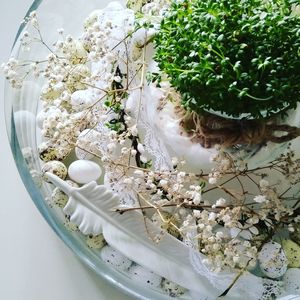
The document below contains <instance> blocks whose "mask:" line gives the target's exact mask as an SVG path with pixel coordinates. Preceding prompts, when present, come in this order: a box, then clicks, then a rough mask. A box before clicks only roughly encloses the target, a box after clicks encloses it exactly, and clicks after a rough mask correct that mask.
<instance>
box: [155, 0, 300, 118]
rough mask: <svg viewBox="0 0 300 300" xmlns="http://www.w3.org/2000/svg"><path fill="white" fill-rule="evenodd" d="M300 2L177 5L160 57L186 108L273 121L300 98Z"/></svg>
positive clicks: (158, 41) (214, 0)
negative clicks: (299, 9)
mask: <svg viewBox="0 0 300 300" xmlns="http://www.w3.org/2000/svg"><path fill="white" fill-rule="evenodd" d="M297 4H299V1H298V0H192V1H190V0H189V1H188V0H184V1H175V2H174V3H173V4H172V6H171V8H170V10H169V11H168V13H167V14H166V16H165V18H164V19H163V20H162V22H161V28H160V30H159V32H158V34H157V35H156V37H155V40H154V43H155V48H156V54H155V60H156V61H157V62H158V65H159V68H160V69H161V71H162V72H164V73H166V74H167V75H168V76H169V78H170V81H171V84H172V85H173V86H174V87H175V88H176V89H177V90H178V91H179V92H180V93H181V94H182V104H183V106H184V107H185V108H186V109H190V110H192V111H196V112H198V113H201V111H203V110H214V111H219V112H222V113H226V114H227V115H229V116H231V117H239V116H240V115H241V114H242V113H244V114H246V115H247V116H248V117H250V118H256V119H259V118H268V117H271V116H273V115H274V114H276V113H278V112H280V113H281V114H284V112H285V110H286V109H290V108H295V107H296V105H297V102H298V101H299V100H300V17H299V15H298V16H297V14H295V13H293V11H292V7H295V6H296V5H297Z"/></svg>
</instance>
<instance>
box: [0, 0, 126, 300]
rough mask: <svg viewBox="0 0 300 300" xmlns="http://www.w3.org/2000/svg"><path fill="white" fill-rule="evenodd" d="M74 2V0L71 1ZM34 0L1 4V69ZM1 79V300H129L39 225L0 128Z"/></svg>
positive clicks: (43, 224) (0, 82)
mask: <svg viewBox="0 0 300 300" xmlns="http://www.w3.org/2000/svg"><path fill="white" fill-rule="evenodd" d="M74 1H76V0H74ZM32 2H33V0H8V1H6V0H1V1H0V64H1V63H2V62H4V61H6V60H7V59H8V58H9V53H10V48H11V45H12V43H13V39H14V37H15V34H16V32H17V29H18V27H19V24H20V22H21V20H22V18H23V16H24V15H25V13H26V11H27V9H28V8H29V6H30V5H31V3H32ZM3 101H4V99H3V76H2V75H1V76H0V141H1V143H0V195H1V196H0V299H1V300H71V299H72V300H96V299H97V300H103V299H104V300H107V299H109V300H115V299H116V300H119V299H122V300H130V299H131V298H129V297H127V296H125V295H122V294H121V293H120V292H118V291H116V290H115V289H114V288H113V287H111V286H109V285H108V284H107V283H106V282H104V281H103V280H101V279H99V278H98V277H96V276H95V275H94V274H93V273H92V272H91V271H89V270H88V269H87V268H86V267H84V266H83V265H82V264H81V263H80V262H79V261H78V260H77V258H76V257H75V256H74V255H73V253H72V252H71V251H70V250H69V249H68V248H67V247H66V246H65V245H64V244H63V242H62V241H61V240H59V239H58V237H56V235H55V234H54V232H52V230H51V229H50V227H48V225H47V223H46V222H45V221H44V220H43V218H42V217H41V215H40V214H39V212H38V211H37V209H36V208H35V206H34V205H33V202H32V201H31V199H30V197H29V196H28V194H27V192H26V190H25V187H24V186H23V183H22V181H21V179H20V177H19V174H18V172H17V169H16V167H15V164H14V161H13V158H12V155H11V153H10V148H9V145H8V139H7V136H6V130H5V124H4V107H3V106H4V105H3Z"/></svg>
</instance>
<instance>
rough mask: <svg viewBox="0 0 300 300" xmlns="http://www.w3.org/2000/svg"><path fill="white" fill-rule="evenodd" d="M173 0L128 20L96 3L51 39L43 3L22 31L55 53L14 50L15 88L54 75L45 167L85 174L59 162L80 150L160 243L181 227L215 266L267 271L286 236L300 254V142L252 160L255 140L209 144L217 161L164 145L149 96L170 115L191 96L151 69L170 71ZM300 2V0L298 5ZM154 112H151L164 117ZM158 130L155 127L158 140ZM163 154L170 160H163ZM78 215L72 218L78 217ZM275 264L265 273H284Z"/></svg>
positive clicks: (47, 82)
mask: <svg viewBox="0 0 300 300" xmlns="http://www.w3.org/2000/svg"><path fill="white" fill-rule="evenodd" d="M169 6H170V2H169V1H167V0H164V1H163V0H161V1H158V0H153V1H138V2H134V1H133V2H132V1H129V2H128V9H124V10H123V11H122V18H121V21H120V22H119V23H118V22H117V21H115V20H108V19H106V18H105V15H99V14H97V13H92V14H91V15H90V16H89V17H88V18H87V20H86V21H85V23H84V26H83V34H82V35H81V36H80V37H73V36H70V35H66V34H65V33H64V30H63V29H59V30H58V34H59V40H58V41H56V42H55V43H54V44H53V45H48V44H47V43H45V41H44V39H43V34H42V32H41V30H40V27H39V22H38V16H37V14H36V12H33V13H31V14H30V16H29V17H28V18H27V19H26V20H25V21H26V22H27V23H28V25H27V27H28V28H29V29H28V31H25V32H24V33H23V36H22V38H21V44H22V47H23V49H24V51H25V50H26V51H30V47H31V44H32V43H36V42H38V43H40V44H41V45H43V46H44V47H45V48H46V49H47V50H48V52H49V53H48V56H47V57H45V59H43V60H39V61H31V62H28V61H21V60H18V59H17V58H14V57H12V58H10V59H9V61H8V62H7V63H5V64H3V66H2V67H3V71H4V74H5V75H6V78H7V80H8V81H9V83H10V84H11V86H12V87H13V88H16V89H21V88H22V84H23V82H24V81H26V78H27V77H28V76H29V74H31V75H33V76H35V77H37V78H42V79H43V80H44V86H43V89H42V90H41V93H40V99H41V103H42V110H41V111H40V112H39V114H38V116H37V124H38V126H39V127H40V128H41V135H42V137H43V142H42V143H41V144H40V145H39V156H40V159H41V161H42V164H43V170H47V171H49V170H50V171H52V172H53V173H54V174H59V176H61V177H62V178H63V179H64V180H67V179H71V180H73V181H76V176H72V174H71V172H70V170H69V174H68V172H63V171H61V172H58V170H57V168H58V166H59V165H58V164H57V163H56V164H55V165H54V164H53V162H60V163H62V164H64V163H66V162H67V161H69V160H70V158H72V157H74V154H75V156H76V160H80V161H86V160H92V161H94V162H96V163H97V164H98V165H100V166H101V168H102V169H103V173H104V184H105V185H107V186H109V187H110V188H111V189H112V190H114V191H116V192H118V193H119V194H120V195H121V203H120V206H119V207H116V208H115V211H116V212H117V213H120V214H126V212H129V211H133V210H134V211H141V212H142V213H143V216H144V218H145V220H146V219H147V220H151V221H152V222H153V223H154V224H155V225H156V226H158V227H160V228H161V232H160V234H155V235H153V233H152V232H151V231H149V230H148V231H147V232H148V234H149V238H151V239H152V240H153V241H154V242H155V243H159V242H160V240H161V239H163V238H164V235H165V234H171V235H172V236H174V237H175V238H177V239H179V240H180V241H184V242H186V241H189V242H191V243H192V244H193V246H194V247H196V248H197V250H198V251H199V252H200V253H202V254H204V255H205V260H204V262H205V264H206V265H207V266H208V267H209V268H210V270H211V271H213V272H221V271H233V270H234V271H236V270H238V272H239V273H238V274H239V275H238V276H240V275H241V274H242V273H243V272H244V271H245V270H246V269H247V270H250V271H251V272H253V273H254V274H256V273H257V269H258V268H257V264H258V263H260V264H261V269H262V270H264V269H263V267H262V265H263V264H262V261H261V260H260V259H259V254H260V253H261V251H262V249H264V247H265V246H266V245H268V244H269V243H272V242H276V243H279V244H280V245H281V247H283V248H284V247H285V248H286V244H284V243H282V239H283V238H286V237H287V236H288V239H291V240H293V241H294V243H295V245H294V244H293V247H295V249H296V255H297V256H300V246H299V239H300V238H299V230H300V229H299V228H300V225H299V224H300V223H299V222H300V219H299V212H300V201H299V195H298V190H299V183H300V175H299V174H300V162H299V156H298V155H299V153H298V152H297V149H295V144H293V142H291V143H290V144H288V146H287V147H286V149H285V150H284V151H283V152H282V153H281V154H279V155H277V156H276V157H275V158H268V159H265V160H264V163H262V164H254V165H253V160H251V159H250V158H249V155H248V156H247V149H245V148H244V147H242V148H239V147H234V148H226V147H224V146H219V145H216V146H215V148H214V149H213V151H211V152H208V153H209V156H210V161H209V159H206V158H205V161H204V160H201V157H196V156H191V157H188V156H189V155H190V154H189V152H188V150H187V148H184V151H187V152H186V153H187V154H186V156H185V155H182V154H180V153H179V155H174V154H176V153H177V152H176V143H175V142H174V143H173V144H172V142H170V140H169V142H168V143H167V142H166V145H167V146H161V147H160V148H157V146H155V145H156V144H158V145H162V144H163V142H164V138H162V137H163V136H164V135H163V133H161V132H160V130H163V129H162V128H161V127H160V126H156V125H157V124H155V123H154V124H150V123H146V125H147V126H144V125H145V124H143V121H144V118H145V116H147V114H151V110H149V108H148V106H147V105H150V106H151V107H153V109H154V115H158V116H159V117H160V118H161V119H163V120H168V119H166V117H165V116H166V114H167V116H168V118H169V115H168V114H170V115H171V114H172V113H173V112H174V110H176V107H177V105H178V101H177V100H178V99H180V97H181V95H180V94H179V93H178V91H176V90H175V89H174V87H173V86H172V85H171V83H170V81H169V79H168V78H167V77H165V76H164V75H163V74H162V75H161V76H160V75H159V76H160V78H159V85H157V84H156V83H152V82H151V80H150V81H149V80H147V76H149V74H150V73H151V74H152V76H153V74H159V73H156V71H157V69H156V68H157V66H154V67H152V68H154V72H153V69H151V63H152V62H153V60H152V57H151V55H152V56H153V51H155V50H154V49H153V44H152V42H153V38H154V37H155V35H156V34H157V32H158V31H159V26H160V22H161V21H162V20H163V18H164V12H165V11H167V10H168V8H169ZM298 10H299V7H298V6H297V7H294V11H295V13H297V11H298ZM114 22H115V23H114ZM149 57H150V58H149ZM155 70H156V71H155ZM150 71H151V72H150ZM152 79H153V78H152ZM156 79H157V78H156ZM149 94H151V97H150V100H153V104H152V103H151V102H150V103H149V98H147V95H149ZM145 101H148V102H145ZM170 107H171V110H170ZM152 113H153V112H152ZM154 115H152V116H150V118H149V120H150V121H153V122H155V120H157V119H156V118H155V116H154ZM149 120H148V121H149ZM150 121H149V122H150ZM179 121H180V120H179ZM177 123H180V122H177ZM168 124H169V123H167V121H166V123H164V125H165V126H166V128H167V129H166V130H167V134H166V135H167V136H170V135H171V134H173V132H172V131H171V130H172V128H173V127H168ZM150 127H151V128H154V131H153V132H149V131H148V130H149V128H150ZM168 128H170V129H169V130H170V131H168ZM151 134H152V135H154V137H152V139H149V135H151ZM168 134H169V135H168ZM183 135H185V137H186V141H189V142H187V146H186V147H194V145H195V143H196V142H195V140H193V139H192V138H191V137H190V136H189V135H187V134H186V133H185V132H184V130H183V129H182V128H181V129H179V133H178V136H183ZM166 139H167V138H166ZM188 143H191V144H188ZM198 146H199V145H197V147H198ZM180 147H182V144H181V145H180ZM263 147H267V146H263ZM157 149H158V150H159V151H158V150H157ZM266 149H267V150H268V148H266ZM258 151H261V149H259V150H258ZM254 155H255V153H254ZM162 157H167V158H166V159H165V161H167V162H165V163H164V164H163V163H161V164H159V162H160V161H161V160H162ZM248 158H249V159H248ZM198 160H199V161H200V163H201V164H203V165H204V167H203V168H197V170H195V169H194V168H193V162H194V161H198ZM191 161H192V163H191ZM250 162H251V164H250ZM60 168H61V169H60V170H64V169H63V168H62V167H61V166H60ZM60 174H62V175H60ZM99 176H100V175H99ZM99 176H98V177H97V178H95V179H96V180H97V179H98V178H99ZM74 178H75V179H74ZM82 183H83V182H79V181H77V185H78V184H79V185H80V184H82ZM59 193H60V194H59ZM58 195H59V197H60V198H58ZM61 197H63V192H61V191H59V190H56V191H55V193H54V194H53V197H52V198H53V199H52V200H53V201H52V205H56V206H59V207H61V208H63V207H64V206H65V205H66V203H67V199H66V198H63V200H62V201H61V199H62V198H61ZM67 224H68V226H69V228H71V225H70V220H67ZM145 227H147V222H146V221H145ZM73 229H74V228H73ZM75 229H77V228H76V226H75ZM88 243H89V245H92V246H93V247H94V245H95V244H96V246H95V247H97V243H98V244H99V243H102V241H101V239H99V237H93V236H90V237H88ZM284 245H285V246H284ZM285 248H284V250H285V253H286V254H285V255H286V256H288V255H287V254H288V253H289V250H288V249H285ZM287 259H289V257H288V258H287ZM286 264H288V263H286ZM294 266H295V265H294ZM296 267H300V263H299V265H297V266H296ZM273 275H274V274H270V272H269V273H268V271H265V272H264V274H263V276H265V277H268V278H280V277H281V276H282V274H281V273H280V274H279V275H278V276H277V275H274V276H275V277H272V276H273ZM276 276H277V277H276ZM230 288H231V287H229V289H230ZM227 292H228V291H227ZM225 294H226V293H225ZM225 294H224V295H225Z"/></svg>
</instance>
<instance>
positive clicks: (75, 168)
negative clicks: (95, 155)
mask: <svg viewBox="0 0 300 300" xmlns="http://www.w3.org/2000/svg"><path fill="white" fill-rule="evenodd" d="M101 174H102V170H101V168H100V166H99V165H98V164H96V163H95V162H93V161H89V160H82V159H80V160H76V161H74V162H73V163H71V165H70V166H69V177H70V178H71V179H72V180H74V181H75V182H77V183H81V184H85V183H89V182H91V181H96V180H98V179H99V178H100V176H101Z"/></svg>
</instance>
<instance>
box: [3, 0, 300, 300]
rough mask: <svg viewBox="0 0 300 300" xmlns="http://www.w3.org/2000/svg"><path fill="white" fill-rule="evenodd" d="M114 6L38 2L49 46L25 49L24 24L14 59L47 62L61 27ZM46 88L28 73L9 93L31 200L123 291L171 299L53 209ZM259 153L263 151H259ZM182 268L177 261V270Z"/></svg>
mask: <svg viewBox="0 0 300 300" xmlns="http://www.w3.org/2000/svg"><path fill="white" fill-rule="evenodd" d="M110 2H112V1H108V0H89V1H86V0H76V1H74V0H65V1H58V0H47V1H42V0H36V1H34V2H33V4H32V6H31V8H30V9H29V11H28V13H27V15H26V16H29V14H30V13H31V12H32V11H35V10H37V11H38V20H39V26H40V32H41V33H42V38H43V41H44V45H42V44H41V43H39V44H38V43H36V44H34V45H32V47H31V49H30V52H26V51H25V52H24V51H20V49H21V41H20V37H21V36H22V32H23V31H24V30H26V29H25V24H23V25H21V26H20V28H19V31H18V33H17V36H16V39H15V43H14V46H13V50H12V56H13V57H16V58H17V59H20V60H22V61H28V62H32V61H37V60H43V59H44V58H45V56H46V55H47V54H48V53H49V51H48V50H49V48H48V49H46V47H44V46H45V44H46V45H52V44H53V43H54V41H56V40H57V39H58V32H57V29H58V28H64V31H65V33H66V34H71V35H72V36H74V37H77V36H79V35H80V34H81V32H82V24H83V22H84V20H85V19H86V17H87V16H88V15H89V14H90V13H91V12H92V11H93V10H96V9H102V8H104V7H105V6H106V5H107V4H108V3H110ZM121 2H122V1H121ZM123 2H125V1H123ZM123 4H124V3H123ZM44 33H45V34H44ZM43 84H44V81H43V80H42V79H36V78H35V77H34V76H33V75H31V74H27V75H26V79H25V81H24V85H23V87H22V88H21V89H18V90H16V89H13V88H11V87H10V86H9V84H8V83H7V85H6V89H5V104H6V124H7V130H8V136H9V139H10V144H11V149H12V152H13V155H14V159H15V161H16V164H17V167H18V170H19V173H20V176H21V177H22V180H23V182H24V184H25V186H26V188H27V190H28V192H29V194H30V196H31V198H32V200H33V201H34V203H35V205H36V206H37V208H38V209H39V211H40V212H41V214H42V215H43V216H44V218H45V219H46V221H47V222H48V224H49V225H50V226H51V227H52V228H53V230H54V231H55V232H56V233H57V235H58V236H59V237H60V238H61V239H62V240H63V241H64V242H65V244H66V245H67V246H68V247H70V248H71V249H72V250H73V251H74V253H75V254H76V255H77V256H78V257H79V259H81V260H82V261H83V262H84V263H85V264H86V265H88V266H89V267H90V268H91V269H93V270H94V271H95V272H96V273H97V274H98V275H99V276H101V277H102V278H104V279H105V280H107V281H108V282H110V283H111V284H112V285H114V286H115V287H117V288H119V289H120V290H122V291H123V292H124V293H126V294H128V295H131V296H132V297H134V298H137V299H158V300H163V299H165V300H167V299H171V298H170V297H169V296H168V295H167V294H164V293H163V291H162V290H159V289H151V288H147V287H145V286H143V285H140V284H139V283H137V282H135V281H134V280H132V279H131V278H130V277H129V276H128V275H126V274H125V273H121V272H119V271H117V270H115V269H113V268H111V267H110V266H108V265H107V264H105V263H104V262H103V261H102V259H101V257H100V255H99V250H93V249H91V248H89V247H88V246H87V244H86V240H85V236H84V235H83V234H81V233H79V232H72V231H70V230H68V229H67V227H66V226H65V225H64V223H65V216H64V214H63V213H62V211H61V210H59V209H58V208H54V207H51V206H50V205H49V202H48V201H47V199H49V198H50V197H51V194H52V188H51V187H50V185H48V184H44V183H43V182H42V180H41V178H40V174H41V168H42V165H41V163H42V162H41V160H40V158H39V151H38V145H39V144H40V142H41V132H40V129H39V128H38V126H37V124H36V123H37V121H36V116H37V113H38V112H39V111H40V109H41V107H40V106H41V104H40V101H39V100H40V93H41V89H42V86H43ZM297 112H298V113H297ZM298 114H299V108H298V109H297V111H295V112H294V115H293V117H294V123H295V124H294V125H295V126H296V125H297V124H298V123H299V122H298ZM298 142H299V141H298ZM286 147H287V145H286V144H282V145H279V146H277V147H275V148H274V149H272V151H271V152H270V153H269V154H270V156H272V157H277V156H278V155H280V154H281V153H282V152H284V150H285V149H286ZM248 150H249V149H248ZM250 150H251V151H252V152H251V151H248V152H247V153H246V156H245V158H246V159H248V158H249V159H250V158H251V157H253V156H254V155H255V154H256V151H257V149H256V148H255V149H254V150H253V149H252V148H250ZM259 150H260V149H258V151H259ZM297 155H299V153H297ZM265 159H266V158H265V156H263V157H261V158H260V157H259V156H258V157H257V158H256V159H255V162H254V166H257V165H259V164H261V163H263V162H264V160H265ZM297 196H299V192H297ZM177 265H178V264H177V261H176V266H177ZM180 274H181V273H180ZM180 299H191V297H190V296H189V295H188V293H186V294H185V295H184V296H183V297H181V298H180ZM195 299H196V298H195ZM235 299H236V298H235ZM237 299H239V298H237ZM295 299H296V298H295ZM230 300H231V299H230Z"/></svg>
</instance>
